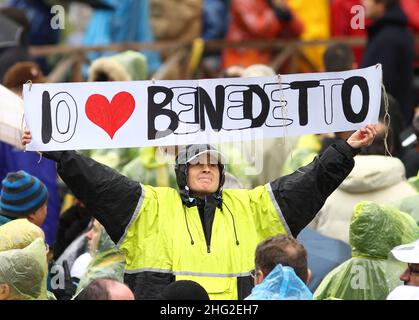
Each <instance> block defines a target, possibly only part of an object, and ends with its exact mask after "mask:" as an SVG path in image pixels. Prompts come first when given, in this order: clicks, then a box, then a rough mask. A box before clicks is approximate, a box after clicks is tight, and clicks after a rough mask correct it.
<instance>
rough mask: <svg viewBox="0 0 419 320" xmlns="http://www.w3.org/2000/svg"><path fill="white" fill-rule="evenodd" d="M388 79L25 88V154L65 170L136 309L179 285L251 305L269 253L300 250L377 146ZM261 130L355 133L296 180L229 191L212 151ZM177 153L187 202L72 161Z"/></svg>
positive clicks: (376, 72)
mask: <svg viewBox="0 0 419 320" xmlns="http://www.w3.org/2000/svg"><path fill="white" fill-rule="evenodd" d="M381 75H382V72H381V67H380V65H377V66H373V67H370V68H366V69H360V70H351V71H346V72H334V73H316V74H297V75H281V76H280V77H277V76H274V77H260V78H230V79H207V80H188V81H183V80H182V81H128V82H104V83H100V82H96V83H88V84H85V83H82V84H78V83H64V84H48V85H37V84H34V85H32V86H26V87H25V88H24V90H25V91H24V103H25V118H26V122H27V126H28V128H29V129H30V130H31V132H29V131H26V132H25V133H24V136H23V143H24V144H27V150H32V151H42V152H44V155H45V156H46V157H47V158H49V159H52V160H54V161H56V162H57V165H58V173H59V175H60V176H61V178H62V179H63V181H64V182H65V183H66V184H67V186H68V187H69V188H70V189H71V190H72V192H73V193H74V195H75V196H76V197H77V198H78V199H80V201H82V202H83V203H84V204H85V206H86V207H87V208H88V209H89V210H90V211H91V212H93V213H94V216H95V218H96V219H97V220H98V221H99V222H100V223H101V224H102V225H103V226H104V227H105V229H106V231H107V232H108V234H109V235H110V237H111V238H112V240H113V241H114V242H115V243H117V245H118V246H119V248H120V250H121V251H122V253H123V254H124V255H125V257H126V270H125V282H126V283H127V284H128V285H129V286H130V288H131V289H132V290H133V292H134V294H135V297H136V298H137V299H157V298H159V294H160V292H162V290H163V288H164V287H165V286H166V285H168V284H169V283H171V282H173V281H175V280H193V281H196V282H198V283H199V284H201V285H202V286H203V287H204V288H205V290H207V292H208V294H209V296H210V298H211V299H244V298H245V297H246V296H248V295H249V294H250V292H251V289H252V286H253V281H252V278H251V276H250V271H251V270H252V269H254V253H255V249H256V246H257V244H258V243H259V242H261V241H263V240H265V239H266V238H268V237H270V236H274V235H277V234H288V235H290V236H294V237H296V236H297V234H298V233H299V232H300V231H301V230H302V229H303V228H304V227H305V226H306V225H307V224H308V223H309V222H310V221H311V220H312V219H313V218H314V216H315V215H316V214H317V212H318V211H319V210H320V208H321V207H322V206H323V204H324V202H325V201H326V199H327V197H328V196H329V195H330V194H331V193H332V192H333V191H334V190H335V189H336V188H337V187H338V186H339V185H340V184H341V182H342V181H343V180H344V179H345V178H346V177H347V176H348V174H349V173H350V171H351V170H352V168H353V166H354V160H353V157H354V156H355V155H356V154H357V153H358V150H359V148H361V147H363V146H366V145H369V144H371V143H372V141H373V139H374V136H375V134H376V131H375V128H374V127H373V126H372V125H369V124H370V123H375V122H377V121H378V113H379V107H380V95H381V88H380V85H381ZM360 128H362V129H360ZM257 130H259V131H262V134H263V138H273V137H284V136H285V135H302V134H307V133H324V132H338V131H353V130H357V131H356V132H355V133H354V134H352V136H351V137H350V138H349V139H348V140H347V141H343V140H342V141H339V142H337V143H335V144H333V145H331V146H330V147H329V148H328V149H326V150H325V152H323V153H322V154H321V155H320V156H318V157H316V158H315V159H314V161H313V162H312V163H311V164H309V165H307V166H305V167H303V168H300V169H299V170H297V171H296V172H294V173H293V174H291V175H288V176H284V177H280V178H278V179H276V180H273V181H271V182H269V183H267V184H266V185H263V186H259V187H256V188H254V189H252V190H244V189H223V184H224V180H225V162H226V160H225V159H224V158H223V157H222V156H221V155H220V153H219V152H218V151H217V150H215V149H214V148H212V147H211V146H210V145H207V144H209V143H217V142H226V141H242V140H245V139H246V135H247V137H248V136H249V135H250V136H251V135H252V134H253V133H255V132H256V131H257ZM247 139H248V138H247ZM197 141H199V142H200V143H206V144H205V145H196V142H197ZM259 144H260V143H259ZM178 145H183V146H185V145H186V147H183V148H180V151H179V152H178V153H177V158H176V164H175V171H176V178H177V184H178V187H179V190H175V189H173V188H156V187H153V186H149V185H142V184H138V183H137V182H134V181H131V180H129V179H128V178H126V177H125V176H123V175H121V174H119V173H118V172H116V171H114V170H112V169H110V168H108V167H106V166H103V165H101V164H99V163H97V162H95V161H94V160H92V159H90V158H86V157H83V156H81V155H80V154H78V153H76V152H74V151H72V150H77V149H95V148H115V147H118V148H122V147H143V146H178ZM57 150H61V151H57ZM66 150H67V151H66ZM230 160H231V159H230ZM231 163H233V164H234V161H232V162H231ZM279 165H280V164H278V166H279ZM239 178H240V177H239Z"/></svg>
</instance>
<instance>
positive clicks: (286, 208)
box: [270, 140, 359, 237]
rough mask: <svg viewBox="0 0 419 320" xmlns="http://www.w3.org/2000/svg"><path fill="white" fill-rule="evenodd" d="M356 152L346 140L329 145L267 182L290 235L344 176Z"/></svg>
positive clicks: (298, 228)
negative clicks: (285, 173) (292, 171)
mask: <svg viewBox="0 0 419 320" xmlns="http://www.w3.org/2000/svg"><path fill="white" fill-rule="evenodd" d="M358 152H359V150H358V149H353V148H352V147H351V146H350V145H349V144H348V143H347V142H346V141H344V140H341V141H338V142H336V143H334V144H332V145H331V146H329V147H328V148H327V149H326V150H325V151H324V152H323V153H322V154H321V155H319V156H317V157H316V158H315V159H314V161H313V162H311V163H310V164H308V165H306V166H304V167H302V168H300V169H298V170H297V171H295V172H294V173H292V174H290V175H287V176H284V177H280V178H278V179H276V180H274V181H272V182H270V185H271V188H272V192H273V194H274V197H275V200H276V201H277V203H278V205H279V208H280V209H281V211H282V215H283V216H284V219H285V221H286V223H287V224H288V227H289V228H290V231H291V233H292V235H293V236H294V237H297V235H298V234H299V233H300V231H301V230H302V229H304V228H305V226H307V225H308V224H309V223H310V221H311V220H313V218H314V217H315V215H316V214H317V213H318V212H319V210H320V209H321V208H322V207H323V205H324V203H325V201H326V199H327V197H328V196H330V194H331V193H332V192H333V191H335V189H336V188H337V187H338V186H339V185H340V184H341V183H342V182H343V180H345V178H346V177H347V176H348V175H349V173H350V172H351V171H352V168H353V167H354V160H353V157H354V156H355V155H356V154H357V153H358Z"/></svg>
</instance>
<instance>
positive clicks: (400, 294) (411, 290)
mask: <svg viewBox="0 0 419 320" xmlns="http://www.w3.org/2000/svg"><path fill="white" fill-rule="evenodd" d="M387 300H419V287H415V286H399V287H397V288H395V289H394V290H393V291H391V292H390V294H389V295H388V297H387Z"/></svg>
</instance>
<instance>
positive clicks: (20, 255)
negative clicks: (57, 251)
mask: <svg viewBox="0 0 419 320" xmlns="http://www.w3.org/2000/svg"><path fill="white" fill-rule="evenodd" d="M47 273H48V268H47V258H46V250H45V244H44V240H43V239H42V238H37V239H35V240H34V241H33V242H32V243H31V244H29V245H28V246H26V247H25V248H23V249H13V250H7V251H2V252H0V300H46V299H47V297H48V293H47V290H46V275H47Z"/></svg>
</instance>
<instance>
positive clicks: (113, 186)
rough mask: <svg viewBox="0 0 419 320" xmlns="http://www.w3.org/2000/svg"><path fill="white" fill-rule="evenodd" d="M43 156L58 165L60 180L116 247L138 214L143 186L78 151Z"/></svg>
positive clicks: (47, 153) (56, 152) (50, 153)
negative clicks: (102, 228)
mask: <svg viewBox="0 0 419 320" xmlns="http://www.w3.org/2000/svg"><path fill="white" fill-rule="evenodd" d="M43 154H44V155H45V157H46V158H49V159H51V160H54V161H56V162H57V172H58V174H59V175H60V177H61V179H63V181H64V183H65V184H66V185H67V186H68V187H69V189H70V190H71V191H72V192H73V194H74V195H75V197H76V198H77V199H79V200H80V201H81V202H83V203H84V205H85V206H86V208H88V209H89V210H90V211H91V212H92V213H93V216H94V217H95V218H96V219H97V220H98V221H99V222H100V223H101V224H102V225H103V226H104V227H105V229H106V232H107V233H108V234H109V236H110V237H111V239H112V240H113V241H114V242H115V243H117V242H118V241H119V240H120V239H121V237H122V236H123V234H124V232H125V228H126V227H127V226H128V224H129V222H130V220H131V218H132V216H133V214H134V213H135V210H138V208H137V205H138V202H139V199H140V197H141V192H142V188H141V185H140V184H139V183H137V182H134V181H132V180H130V179H128V178H127V177H125V176H123V175H121V174H119V173H118V172H117V171H115V170H113V169H111V168H109V167H107V166H105V165H103V164H100V163H98V162H96V161H94V160H93V159H90V158H88V157H84V156H82V155H80V154H79V153H77V152H75V151H55V152H44V153H43Z"/></svg>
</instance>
